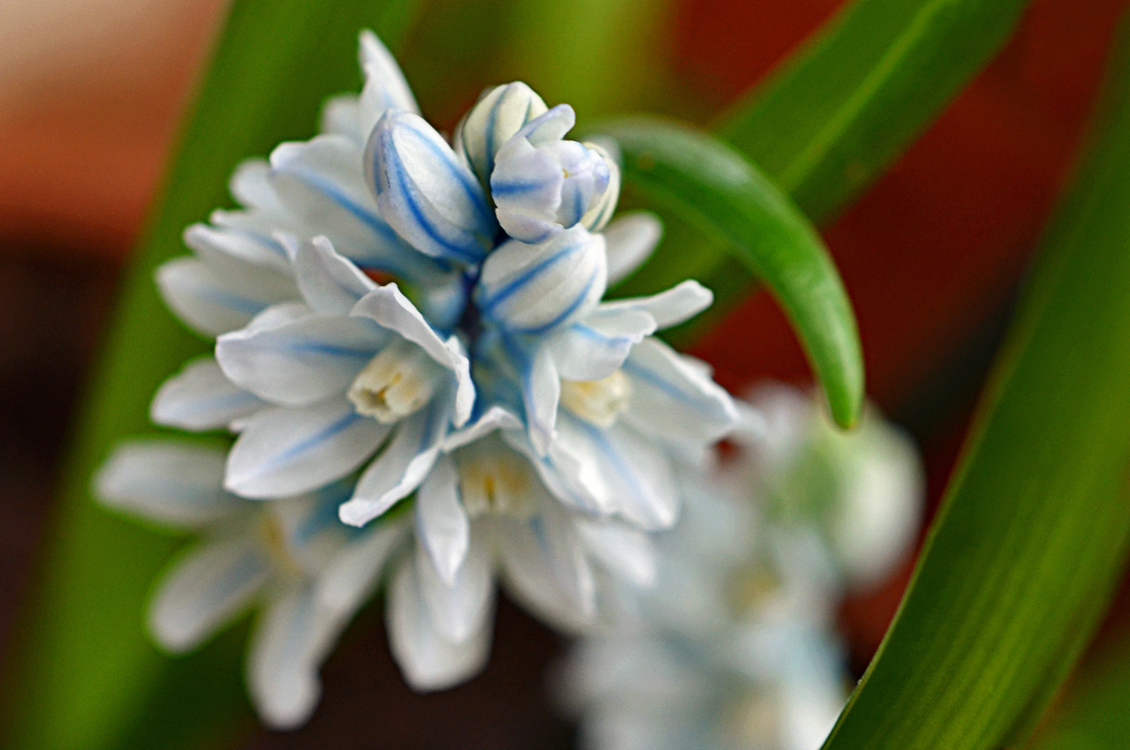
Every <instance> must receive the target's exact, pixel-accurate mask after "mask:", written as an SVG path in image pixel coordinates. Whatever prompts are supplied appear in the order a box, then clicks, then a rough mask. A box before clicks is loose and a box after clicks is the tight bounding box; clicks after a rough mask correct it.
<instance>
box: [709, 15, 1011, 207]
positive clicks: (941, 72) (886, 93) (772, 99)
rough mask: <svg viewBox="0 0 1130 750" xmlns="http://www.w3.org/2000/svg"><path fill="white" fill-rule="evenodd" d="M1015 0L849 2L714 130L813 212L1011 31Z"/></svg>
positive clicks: (912, 127) (942, 99)
mask: <svg viewBox="0 0 1130 750" xmlns="http://www.w3.org/2000/svg"><path fill="white" fill-rule="evenodd" d="M1026 5H1027V2H1026V0H913V1H908V0H859V1H858V2H855V3H852V4H850V5H848V6H847V7H846V8H845V9H844V10H843V11H841V12H840V14H839V15H838V16H837V17H836V19H834V20H833V21H832V22H831V23H830V24H828V25H827V26H825V27H824V28H823V29H821V30H820V32H818V35H817V36H816V37H815V38H814V39H813V40H811V41H810V42H809V43H808V45H807V46H806V48H805V49H803V50H801V51H800V52H799V53H798V54H797V55H796V56H795V57H794V58H793V59H792V60H791V61H789V62H788V63H786V64H785V65H784V66H783V67H782V68H781V69H780V70H779V71H778V72H777V73H776V74H775V75H773V76H772V77H771V78H770V79H769V80H768V81H767V82H766V84H765V85H764V86H761V87H759V88H758V89H756V90H755V91H754V92H753V93H752V94H750V95H749V96H747V97H746V98H745V99H744V100H742V101H741V102H739V103H738V104H737V105H736V106H735V107H734V109H733V110H731V111H730V112H729V113H727V114H726V115H725V117H724V118H723V120H722V121H721V123H720V125H719V128H718V132H719V134H720V135H722V136H723V137H724V138H727V139H728V140H729V141H730V142H731V143H733V144H734V145H735V146H737V147H738V148H739V149H741V150H742V151H744V152H746V153H747V154H749V156H750V158H752V159H753V160H754V161H755V162H757V163H758V164H759V165H761V167H762V168H763V169H764V170H765V171H766V172H768V173H769V174H770V175H772V176H773V179H774V180H776V181H777V184H778V185H780V186H781V187H782V188H784V189H785V190H786V191H788V193H789V194H790V195H792V196H793V199H794V200H796V202H797V204H798V205H799V206H800V207H801V208H802V209H804V212H805V213H806V214H808V215H809V216H810V217H811V218H812V219H813V220H814V221H824V220H826V219H827V218H829V217H830V216H832V214H834V213H835V212H836V211H837V210H839V209H840V208H842V207H843V206H844V205H845V204H846V203H847V202H848V201H849V200H851V199H852V198H853V197H854V196H856V195H858V194H859V192H860V191H861V190H862V189H863V188H864V187H866V186H867V185H868V184H870V183H871V181H872V180H874V179H875V177H876V176H877V175H878V174H880V173H881V172H882V170H883V169H885V168H886V167H887V166H888V165H889V164H890V163H891V161H892V160H893V159H894V158H895V157H896V156H898V155H899V154H900V153H902V151H903V150H904V149H905V148H906V146H907V145H908V144H910V143H912V142H913V141H914V140H915V138H916V137H917V136H918V135H919V134H920V133H921V132H922V130H923V129H924V128H925V127H926V125H927V124H929V123H930V122H931V121H932V120H933V119H934V117H936V116H937V114H938V113H939V112H940V111H941V110H942V108H943V107H944V106H945V105H946V104H948V103H949V101H950V100H951V99H952V98H953V97H954V96H955V95H956V94H957V92H958V91H960V90H961V89H962V88H963V87H964V86H965V84H966V82H967V81H968V80H969V79H970V78H971V77H972V76H973V75H974V74H975V73H977V72H978V71H979V70H981V68H982V67H983V66H984V65H985V63H986V62H987V61H988V60H989V58H990V57H991V56H992V55H993V53H995V52H996V51H997V49H999V48H1000V46H1001V45H1002V44H1003V43H1004V42H1005V40H1007V39H1008V37H1009V35H1010V34H1011V33H1012V29H1013V27H1014V26H1015V24H1016V21H1017V19H1018V18H1019V17H1020V14H1021V11H1023V9H1024V7H1025V6H1026Z"/></svg>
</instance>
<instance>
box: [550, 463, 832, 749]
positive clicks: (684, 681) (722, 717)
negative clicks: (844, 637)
mask: <svg viewBox="0 0 1130 750" xmlns="http://www.w3.org/2000/svg"><path fill="white" fill-rule="evenodd" d="M681 481H682V482H683V483H684V484H685V485H686V488H687V489H688V492H687V494H686V496H685V499H686V507H685V512H684V515H683V518H682V519H681V520H680V523H679V525H678V526H677V527H676V528H675V529H674V530H672V531H670V532H666V533H664V534H662V535H659V537H658V540H657V542H658V544H657V547H658V549H657V555H656V557H657V560H658V561H659V567H658V572H657V582H656V585H655V586H654V588H652V589H650V590H647V591H635V592H631V591H625V592H623V593H624V594H625V595H626V597H627V598H628V599H629V601H628V602H626V608H625V609H624V610H623V611H622V612H621V615H620V618H619V619H618V620H617V621H616V623H615V624H614V625H613V626H611V627H610V628H608V629H607V631H606V632H603V633H599V634H597V635H592V636H589V637H587V638H585V639H584V640H582V641H581V642H580V644H579V645H578V646H577V647H576V648H575V649H574V652H573V653H572V654H571V656H570V658H569V661H568V663H567V665H566V668H565V670H564V672H563V674H562V675H561V677H562V684H561V687H562V697H563V699H564V702H565V703H566V705H567V706H568V708H569V710H570V711H571V712H573V713H574V715H576V716H578V717H579V719H580V725H581V739H582V746H583V747H585V748H588V749H589V750H630V749H634V748H640V749H641V750H642V749H643V748H659V749H661V750H662V749H665V748H671V749H672V750H674V749H675V748H685V747H696V748H699V747H701V748H717V749H718V750H731V749H733V750H743V749H744V748H751V747H756V748H764V749H765V750H777V749H780V750H816V748H818V747H819V746H820V744H821V743H822V742H823V740H824V738H825V737H826V736H827V733H828V731H829V730H830V729H831V727H832V725H833V723H834V722H835V719H836V716H837V715H838V713H839V711H840V708H841V707H842V705H843V701H844V699H845V690H844V676H843V667H842V659H841V657H840V654H839V653H838V649H837V648H836V646H835V638H834V636H833V635H832V633H831V631H830V621H831V618H830V610H831V606H832V600H831V599H830V598H829V594H830V592H831V589H830V588H828V587H827V586H826V585H825V581H824V579H823V574H822V568H823V565H824V560H822V558H821V555H820V550H819V549H818V548H817V549H813V548H812V547H811V546H810V542H811V541H812V540H811V539H804V538H799V537H796V536H795V535H789V534H781V533H779V530H777V529H774V528H772V527H771V526H770V525H767V524H766V523H765V521H764V519H762V518H760V517H759V514H758V513H757V511H756V508H755V507H754V506H753V505H751V504H750V503H749V502H748V500H747V499H745V498H742V497H741V496H740V495H738V494H737V493H736V492H734V488H733V487H730V486H728V485H727V484H726V483H725V480H724V478H723V477H720V475H719V474H718V473H717V472H716V471H715V472H713V473H700V472H699V471H696V470H688V471H686V472H684V473H683V474H682V476H681ZM813 553H815V554H813Z"/></svg>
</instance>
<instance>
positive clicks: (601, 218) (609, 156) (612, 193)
mask: <svg viewBox="0 0 1130 750" xmlns="http://www.w3.org/2000/svg"><path fill="white" fill-rule="evenodd" d="M584 145H585V147H586V148H588V149H589V150H590V151H592V152H594V153H595V154H596V155H597V156H599V157H600V158H601V159H603V160H604V165H605V168H606V169H607V170H608V185H607V187H605V189H604V192H602V193H601V194H600V195H599V197H597V199H596V200H594V201H592V203H590V204H589V209H588V211H587V212H586V213H585V215H584V216H583V217H581V225H582V226H584V227H585V229H587V230H589V231H590V232H600V231H603V230H604V228H605V226H606V225H607V224H608V222H609V220H611V219H612V215H613V214H615V213H616V205H617V204H618V203H619V202H620V182H621V176H620V148H619V146H618V145H617V144H616V143H615V142H614V141H612V140H610V139H601V140H600V142H599V143H593V142H591V141H585V144H584Z"/></svg>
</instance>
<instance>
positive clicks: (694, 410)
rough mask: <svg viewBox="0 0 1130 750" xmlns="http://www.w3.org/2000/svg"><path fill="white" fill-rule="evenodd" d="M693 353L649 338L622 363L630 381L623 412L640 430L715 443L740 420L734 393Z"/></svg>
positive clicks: (692, 441) (670, 438)
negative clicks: (697, 361) (696, 361)
mask: <svg viewBox="0 0 1130 750" xmlns="http://www.w3.org/2000/svg"><path fill="white" fill-rule="evenodd" d="M689 359H690V358H689V357H684V356H683V355H680V354H678V353H677V352H675V351H674V350H673V349H671V347H669V346H667V345H666V344H664V343H662V342H660V341H658V340H656V339H654V338H648V339H645V340H644V341H642V342H641V343H639V344H638V345H637V346H636V347H635V348H634V349H633V350H632V353H631V355H630V356H629V357H628V360H627V362H625V363H624V373H625V374H626V375H628V377H629V378H631V381H632V398H631V401H630V402H629V404H628V409H627V411H626V412H625V416H626V417H628V418H629V420H630V421H631V422H632V423H633V424H635V425H636V426H637V427H639V429H640V430H642V431H643V432H645V433H646V434H648V435H651V436H654V437H656V438H658V439H661V440H664V441H667V442H673V443H680V442H682V443H689V444H705V443H713V442H715V441H716V440H718V439H720V438H722V437H723V436H725V435H726V434H727V433H728V432H729V431H730V430H732V429H733V428H734V427H735V426H736V424H737V421H738V413H737V409H735V407H734V402H733V399H731V398H730V394H728V393H726V391H725V390H723V389H722V388H721V387H720V386H718V385H717V384H716V383H715V382H714V381H713V380H711V379H710V378H709V376H707V375H706V374H704V373H703V371H702V370H701V369H700V368H698V367H696V366H695V365H693V364H690V363H689V362H688V360H689Z"/></svg>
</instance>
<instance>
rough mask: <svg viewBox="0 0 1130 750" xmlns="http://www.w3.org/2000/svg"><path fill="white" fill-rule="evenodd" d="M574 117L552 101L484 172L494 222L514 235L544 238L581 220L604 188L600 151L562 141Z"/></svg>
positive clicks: (606, 180) (525, 239)
mask: <svg viewBox="0 0 1130 750" xmlns="http://www.w3.org/2000/svg"><path fill="white" fill-rule="evenodd" d="M574 121H575V115H574V113H573V109H572V107H570V106H569V105H567V104H561V105H558V106H556V107H554V108H553V109H551V110H549V111H548V112H546V113H545V114H543V115H541V116H540V117H537V118H535V119H533V120H531V121H530V122H529V123H528V124H527V125H525V126H524V127H523V128H522V129H521V130H519V131H518V132H517V133H516V134H515V135H514V136H513V137H512V138H511V139H510V140H509V141H507V142H506V143H505V144H504V145H503V146H502V148H500V149H499V150H498V155H497V157H496V159H495V165H494V169H493V171H492V172H491V175H490V188H491V196H492V198H493V199H494V203H495V206H496V207H497V210H496V212H495V213H496V215H497V216H498V223H499V224H500V225H501V226H502V228H503V229H505V230H506V233H507V234H509V235H510V236H511V237H513V238H514V239H517V240H521V241H523V242H530V243H533V242H543V241H545V240H546V239H549V238H550V237H552V236H553V235H555V234H557V233H558V232H560V231H561V230H562V229H566V228H568V227H571V226H573V225H574V224H576V223H577V222H579V221H581V220H582V218H583V217H585V216H586V215H587V214H588V212H589V209H590V205H591V203H592V202H593V200H594V198H600V197H601V196H603V195H604V194H605V193H606V192H607V188H608V186H609V180H610V173H609V169H608V164H607V163H606V162H605V159H604V152H603V151H602V150H599V149H590V148H588V147H587V146H585V145H584V144H581V143H578V142H576V141H567V140H562V136H563V135H564V134H565V133H566V132H568V131H569V130H570V129H571V128H572V127H573V123H574ZM613 202H614V199H613ZM598 213H599V211H598Z"/></svg>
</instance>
